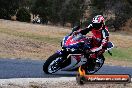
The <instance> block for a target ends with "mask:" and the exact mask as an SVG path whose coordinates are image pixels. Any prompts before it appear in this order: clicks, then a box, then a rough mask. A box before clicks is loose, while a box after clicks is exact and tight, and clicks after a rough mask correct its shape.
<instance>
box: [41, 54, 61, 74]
mask: <svg viewBox="0 0 132 88" xmlns="http://www.w3.org/2000/svg"><path fill="white" fill-rule="evenodd" d="M61 59H62V57H61V56H60V55H59V54H58V53H55V54H53V55H52V56H50V57H49V58H48V59H47V60H46V62H45V63H44V65H43V71H44V72H45V73H46V74H52V73H55V72H57V71H58V70H59V69H60V60H61Z"/></svg>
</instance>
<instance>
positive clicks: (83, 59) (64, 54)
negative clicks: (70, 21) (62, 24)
mask: <svg viewBox="0 0 132 88" xmlns="http://www.w3.org/2000/svg"><path fill="white" fill-rule="evenodd" d="M74 31H76V30H73V31H72V32H71V33H70V34H68V35H67V36H65V37H64V38H63V41H62V42H61V47H62V50H58V51H57V52H56V53H54V54H53V55H51V56H50V57H49V58H48V59H47V60H46V61H45V63H44V65H43V71H44V72H45V73H46V74H53V73H55V72H57V71H58V70H61V71H76V70H77V69H78V68H79V67H80V66H84V67H85V72H86V74H94V73H95V72H97V71H98V70H99V69H100V68H101V67H102V66H103V64H104V61H105V58H104V56H103V54H102V55H100V56H98V57H97V58H96V59H95V60H93V61H92V63H95V64H94V68H93V70H91V68H90V67H91V66H90V65H91V64H89V62H90V61H89V55H90V54H88V53H86V49H90V48H91V40H90V38H89V37H87V36H86V35H82V34H81V33H78V34H76V35H75V34H74ZM113 47H114V44H113V43H112V42H108V44H107V49H106V50H105V52H106V51H108V53H109V54H110V55H111V54H112V53H111V52H110V49H112V48H113ZM90 63H91V62H90Z"/></svg>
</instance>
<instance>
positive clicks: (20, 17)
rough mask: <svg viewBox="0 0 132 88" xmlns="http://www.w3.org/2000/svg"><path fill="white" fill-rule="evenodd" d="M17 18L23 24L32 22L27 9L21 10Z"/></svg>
mask: <svg viewBox="0 0 132 88" xmlns="http://www.w3.org/2000/svg"><path fill="white" fill-rule="evenodd" d="M16 17H17V20H18V21H22V22H30V20H31V15H30V12H29V11H28V10H27V9H25V8H21V9H19V10H18V12H17V14H16Z"/></svg>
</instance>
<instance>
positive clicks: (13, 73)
mask: <svg viewBox="0 0 132 88" xmlns="http://www.w3.org/2000/svg"><path fill="white" fill-rule="evenodd" d="M43 64H44V61H39V60H19V59H0V79H10V78H53V77H73V76H76V73H77V72H66V71H59V72H58V73H56V74H54V75H47V74H45V73H44V72H43V68H42V67H43ZM96 74H130V75H131V76H132V67H121V66H107V65H104V66H103V67H102V68H101V69H100V70H99V71H98V72H97V73H96Z"/></svg>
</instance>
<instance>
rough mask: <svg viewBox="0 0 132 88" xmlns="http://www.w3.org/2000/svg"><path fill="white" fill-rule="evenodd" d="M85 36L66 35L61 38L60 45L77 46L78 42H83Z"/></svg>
mask: <svg viewBox="0 0 132 88" xmlns="http://www.w3.org/2000/svg"><path fill="white" fill-rule="evenodd" d="M84 40H85V38H84V37H83V36H82V35H77V36H73V35H68V36H65V37H64V38H63V41H62V47H63V48H74V49H77V48H79V45H80V42H84Z"/></svg>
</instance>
